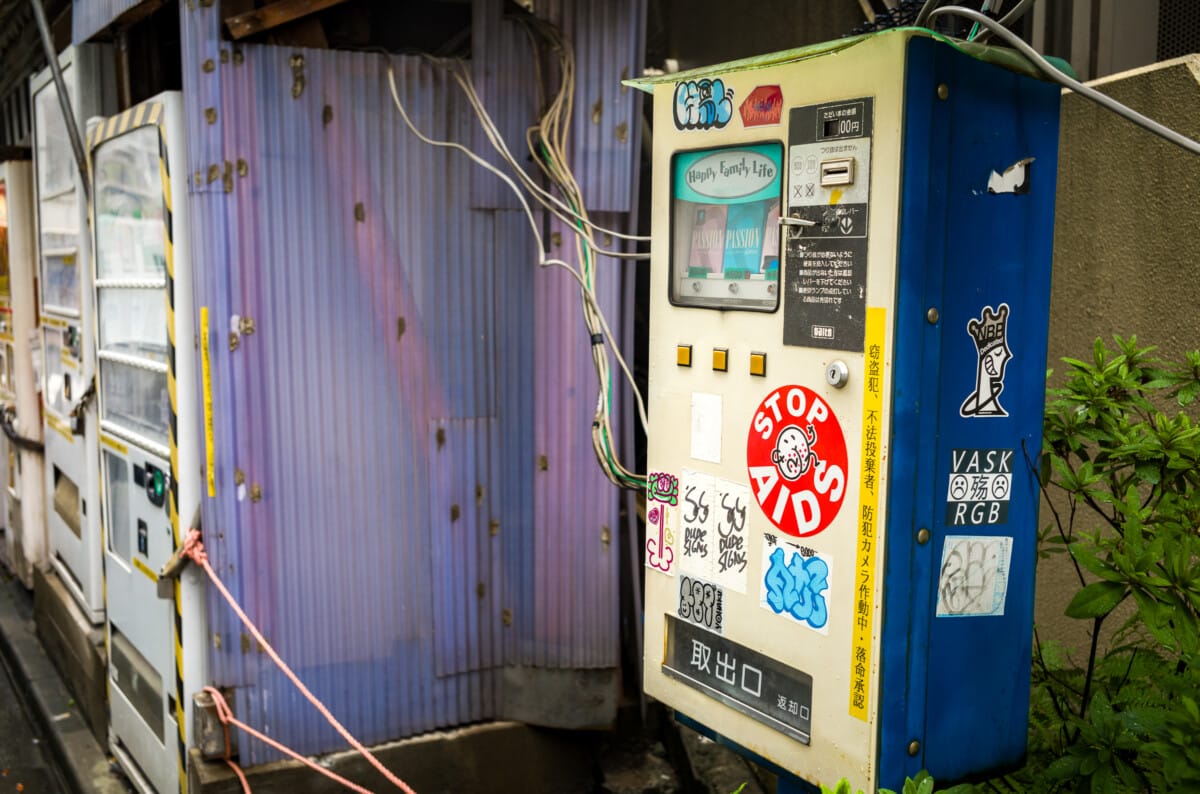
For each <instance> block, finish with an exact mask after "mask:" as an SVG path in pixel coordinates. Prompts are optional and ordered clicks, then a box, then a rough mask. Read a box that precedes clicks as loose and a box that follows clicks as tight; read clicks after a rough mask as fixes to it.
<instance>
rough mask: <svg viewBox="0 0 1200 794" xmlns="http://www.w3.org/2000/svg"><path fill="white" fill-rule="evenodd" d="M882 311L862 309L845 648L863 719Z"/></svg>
mask: <svg viewBox="0 0 1200 794" xmlns="http://www.w3.org/2000/svg"><path fill="white" fill-rule="evenodd" d="M886 318H887V311H886V310H885V309H881V308H875V307H872V308H868V309H867V329H866V361H865V364H866V366H865V370H866V371H865V373H864V378H863V420H862V467H861V479H860V481H859V484H858V516H857V524H858V545H857V546H856V547H855V548H856V552H855V565H854V640H853V643H852V644H851V646H850V647H851V651H850V716H852V717H857V718H858V719H860V720H864V721H865V720H866V719H867V708H868V706H869V705H870V702H871V678H870V676H871V642H872V635H871V629H872V625H873V623H874V620H875V558H876V555H877V553H878V539H879V535H878V532H877V531H876V529H877V527H878V525H879V467H880V457H881V453H882V447H883V433H882V421H881V418H880V417H881V414H882V412H883V343H884V334H885V333H886V326H885V321H886Z"/></svg>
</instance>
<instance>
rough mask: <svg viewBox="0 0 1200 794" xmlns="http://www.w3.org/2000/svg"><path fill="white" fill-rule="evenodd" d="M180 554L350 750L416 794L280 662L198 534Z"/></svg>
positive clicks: (193, 533)
mask: <svg viewBox="0 0 1200 794" xmlns="http://www.w3.org/2000/svg"><path fill="white" fill-rule="evenodd" d="M181 553H182V555H183V556H184V557H190V558H191V559H192V560H193V561H194V562H195V563H196V564H197V565H199V566H200V567H201V568H203V569H204V572H205V573H206V574H208V578H209V579H210V580H212V583H213V584H214V585H215V586H216V588H217V591H218V592H219V593H220V594H221V596H222V597H223V598H224V599H225V600H226V601H227V602H228V603H229V606H230V608H231V609H233V611H234V614H236V615H237V616H238V619H239V620H241V621H242V623H243V624H244V625H245V626H246V628H247V629H248V630H249V631H250V635H251V636H252V637H254V639H255V640H257V641H258V644H259V647H261V648H262V649H263V650H264V651H265V652H266V654H267V656H269V657H270V658H271V661H273V662H274V663H275V664H276V665H277V666H278V667H279V669H280V670H282V671H283V673H284V675H286V676H287V677H288V680H289V681H291V682H292V684H294V685H295V687H296V689H298V690H300V694H302V695H304V697H305V698H306V699H307V700H308V702H309V703H311V704H312V705H313V708H315V709H316V710H317V711H318V712H319V713H320V714H321V716H322V717H324V718H325V719H326V721H328V722H329V724H330V725H332V726H333V727H334V730H336V731H337V732H338V733H339V734H341V736H342V738H343V739H345V740H346V741H347V742H348V743H349V744H350V746H351V747H353V748H354V749H355V750H357V751H358V752H359V753H360V754H361V755H362V756H363V758H365V759H367V762H368V763H369V764H371V766H373V767H375V769H377V770H378V771H379V773H380V774H382V775H383V776H384V777H385V778H387V780H388V782H389V783H391V784H392V785H394V786H395V787H396V788H398V789H400V790H401V791H403V792H405V794H416V792H415V791H413V789H411V788H410V787H409V786H408V784H407V783H405V782H404V781H403V780H401V779H400V778H398V777H396V775H394V774H392V772H391V771H390V770H389V769H388V768H387V767H385V766H384V765H383V764H382V763H380V761H379V759H378V758H376V757H375V756H374V755H372V754H371V751H370V750H368V749H367V748H366V747H363V745H362V742H360V741H359V740H358V739H355V738H354V736H353V735H351V733H350V731H348V730H346V728H345V727H344V726H343V725H342V724H341V723H340V722H338V721H337V718H336V717H334V716H333V714H332V713H330V711H329V709H328V708H326V707H325V704H324V703H322V702H321V701H320V700H318V699H317V697H316V695H314V694H313V693H312V692H310V691H309V690H308V687H306V686H305V685H304V682H302V681H301V680H300V678H299V677H298V676H297V675H296V674H295V673H293V672H292V668H290V667H288V666H287V663H286V662H284V661H283V659H281V658H279V654H277V653H276V652H275V649H274V648H272V647H271V644H270V643H269V642H267V640H266V638H265V637H263V635H262V633H261V632H260V631H259V630H258V627H257V626H255V625H254V624H253V623H252V622H251V621H250V618H249V617H247V616H246V613H245V612H243V611H242V608H241V607H239V606H238V604H237V602H236V601H235V600H234V599H233V596H232V595H230V594H229V591H228V590H226V589H225V585H224V584H222V583H221V580H220V579H219V578H218V577H217V574H216V572H215V571H214V570H213V569H212V566H211V565H209V564H208V554H207V553H206V552H205V551H204V544H203V543H201V542H200V532H199V531H197V530H195V529H191V530H189V531H188V534H187V538H186V539H185V540H184V542H183V551H182V552H181ZM229 716H230V721H231V722H232V723H233V724H235V725H237V726H238V727H239V728H241V729H242V730H244V731H246V732H247V733H249V734H250V735H252V736H254V737H255V738H256V739H259V740H261V741H263V742H266V743H267V744H269V745H271V746H272V747H274V748H275V749H277V750H279V751H281V752H283V753H286V754H288V755H290V756H291V757H292V758H295V759H296V760H298V761H301V762H303V763H305V764H307V765H308V766H310V767H312V768H313V769H316V770H317V771H318V772H321V774H324V775H326V776H327V777H333V778H334V779H336V780H337V781H338V782H340V783H342V784H343V785H345V786H347V787H349V788H351V789H354V790H355V791H359V792H363V793H364V794H371V792H369V791H367V790H366V789H364V788H361V787H359V786H357V785H355V784H353V783H351V782H349V781H348V780H345V779H344V778H339V777H337V776H336V775H334V774H333V773H332V772H329V770H327V769H325V768H324V767H321V766H318V765H317V764H314V763H312V762H311V761H309V760H307V759H305V758H303V757H302V756H300V755H299V754H298V753H295V752H294V751H292V750H289V749H288V748H286V747H284V746H283V745H281V744H279V743H278V742H275V741H274V740H273V739H271V738H269V737H267V736H265V735H263V734H261V733H259V732H258V731H255V730H254V729H253V728H250V727H249V726H248V725H246V724H245V723H242V722H239V721H236V720H234V719H233V715H232V713H231V714H230V715H229Z"/></svg>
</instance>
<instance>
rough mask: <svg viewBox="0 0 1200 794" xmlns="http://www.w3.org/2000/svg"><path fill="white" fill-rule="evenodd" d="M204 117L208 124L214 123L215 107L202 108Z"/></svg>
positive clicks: (215, 118) (215, 119) (215, 120)
mask: <svg viewBox="0 0 1200 794" xmlns="http://www.w3.org/2000/svg"><path fill="white" fill-rule="evenodd" d="M204 119H205V120H206V121H207V122H208V123H209V124H216V123H217V109H216V108H205V109H204Z"/></svg>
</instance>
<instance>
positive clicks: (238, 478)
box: [233, 469, 246, 485]
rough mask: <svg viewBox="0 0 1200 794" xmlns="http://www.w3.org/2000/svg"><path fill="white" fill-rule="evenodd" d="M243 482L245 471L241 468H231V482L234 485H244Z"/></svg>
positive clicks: (244, 480)
mask: <svg viewBox="0 0 1200 794" xmlns="http://www.w3.org/2000/svg"><path fill="white" fill-rule="evenodd" d="M245 482H246V472H244V471H242V470H241V469H234V470H233V484H234V485H244V484H245Z"/></svg>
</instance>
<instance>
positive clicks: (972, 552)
mask: <svg viewBox="0 0 1200 794" xmlns="http://www.w3.org/2000/svg"><path fill="white" fill-rule="evenodd" d="M1012 546H1013V539H1012V538H1011V537H1003V536H1002V537H984V536H977V535H950V536H948V537H947V538H946V544H945V545H944V546H943V547H942V567H941V570H940V572H939V573H938V592H937V616H938V617H939V618H967V617H991V616H1000V615H1003V614H1004V603H1005V600H1006V599H1007V598H1008V572H1009V569H1010V566H1011V565H1012Z"/></svg>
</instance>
